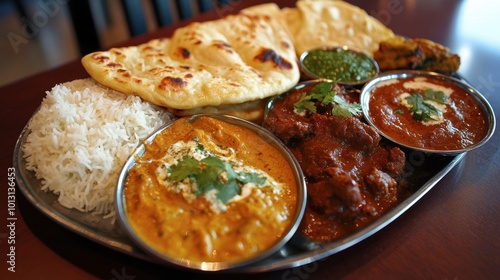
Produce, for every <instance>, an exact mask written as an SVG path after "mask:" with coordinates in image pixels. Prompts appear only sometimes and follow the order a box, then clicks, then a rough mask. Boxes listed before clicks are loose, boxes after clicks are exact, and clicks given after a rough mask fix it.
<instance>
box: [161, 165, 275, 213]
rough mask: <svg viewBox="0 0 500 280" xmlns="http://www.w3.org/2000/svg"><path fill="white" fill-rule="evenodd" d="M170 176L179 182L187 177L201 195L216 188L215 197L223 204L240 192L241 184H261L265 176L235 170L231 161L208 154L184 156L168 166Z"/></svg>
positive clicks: (196, 192) (197, 193)
mask: <svg viewBox="0 0 500 280" xmlns="http://www.w3.org/2000/svg"><path fill="white" fill-rule="evenodd" d="M170 178H171V179H173V180H175V181H177V182H181V181H183V180H184V179H186V178H188V179H189V180H190V183H191V184H192V185H196V189H195V190H194V193H195V194H196V195H202V194H204V193H206V192H208V191H210V190H213V189H215V190H217V191H218V192H217V198H218V199H219V200H220V201H222V202H223V203H224V204H225V203H227V202H228V201H229V200H230V199H231V198H233V197H234V196H236V195H238V194H240V193H241V186H243V185H244V184H247V183H255V185H258V186H262V185H264V183H265V182H266V178H265V177H261V176H259V175H258V174H256V173H253V172H252V173H245V172H235V171H234V169H233V166H232V164H231V163H229V162H226V161H223V160H222V159H221V158H219V157H217V156H212V155H211V156H208V157H206V158H204V159H202V160H200V161H198V160H196V159H195V158H193V157H191V156H184V157H183V158H182V160H180V161H179V162H178V163H177V164H176V165H173V166H171V167H170Z"/></svg>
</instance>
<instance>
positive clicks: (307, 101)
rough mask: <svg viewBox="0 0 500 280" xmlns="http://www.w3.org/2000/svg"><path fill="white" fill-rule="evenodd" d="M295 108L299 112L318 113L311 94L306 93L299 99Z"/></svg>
mask: <svg viewBox="0 0 500 280" xmlns="http://www.w3.org/2000/svg"><path fill="white" fill-rule="evenodd" d="M294 107H295V110H296V111H297V113H302V112H304V111H306V110H307V111H309V112H312V113H316V105H315V104H314V102H313V101H311V95H308V94H307V93H304V94H303V95H302V97H301V98H300V100H299V101H297V102H296V103H295V104H294Z"/></svg>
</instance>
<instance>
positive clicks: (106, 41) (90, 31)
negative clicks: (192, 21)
mask: <svg viewBox="0 0 500 280" xmlns="http://www.w3.org/2000/svg"><path fill="white" fill-rule="evenodd" d="M240 1H242V0H171V1H161V0H89V1H82V0H0V36H1V37H0V38H1V39H0V87H1V86H4V85H7V84H9V83H12V82H14V81H17V80H20V79H22V78H25V77H28V76H30V75H33V74H36V73H38V72H42V71H44V70H47V69H50V68H54V67H57V66H60V65H62V64H65V63H67V62H70V61H72V60H75V59H79V58H80V57H81V56H82V54H86V53H89V52H90V51H92V50H96V49H107V48H109V47H110V46H113V45H116V44H118V43H120V42H122V41H124V40H126V39H127V38H129V37H130V36H135V35H140V34H142V33H145V32H147V31H150V30H153V29H156V28H158V27H159V26H165V25H169V24H172V23H175V22H178V21H179V20H182V19H185V18H189V17H192V16H195V15H197V14H199V13H203V12H206V11H209V10H211V9H214V8H221V7H227V6H228V5H230V4H231V3H236V2H240ZM155 5H160V6H155ZM158 7H160V8H161V9H157V8H158ZM158 10H161V11H165V14H157V13H155V11H158ZM138 12H139V13H138ZM71 15H73V16H74V15H77V16H78V17H80V18H79V22H80V23H81V24H80V25H79V26H78V27H76V28H75V29H79V30H77V32H76V34H79V36H81V37H80V38H76V36H75V32H74V27H73V22H72V16H71ZM90 17H91V18H90ZM73 18H74V17H73ZM91 24H94V27H95V28H93V26H91ZM94 30H95V31H94ZM94 41H95V42H94Z"/></svg>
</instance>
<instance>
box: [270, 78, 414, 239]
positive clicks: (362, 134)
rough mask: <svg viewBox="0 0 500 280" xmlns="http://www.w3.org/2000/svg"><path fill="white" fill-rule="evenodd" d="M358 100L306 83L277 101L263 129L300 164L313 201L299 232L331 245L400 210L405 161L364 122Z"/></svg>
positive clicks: (336, 87)
mask: <svg viewBox="0 0 500 280" xmlns="http://www.w3.org/2000/svg"><path fill="white" fill-rule="evenodd" d="M358 102H359V92H353V91H348V90H346V89H345V88H344V87H343V86H341V85H338V84H335V83H332V82H325V81H310V82H305V83H303V84H301V85H299V86H298V87H296V88H295V89H293V90H291V91H290V92H288V93H286V94H284V95H282V96H281V97H280V98H278V99H275V100H274V101H273V103H272V106H270V107H272V108H270V109H269V110H268V112H267V114H266V118H265V119H264V121H263V126H264V127H265V128H267V129H268V130H270V131H271V132H272V133H273V134H275V135H276V136H277V137H278V138H280V139H281V140H282V141H283V142H284V143H285V144H286V146H287V147H288V148H289V149H290V150H291V152H292V153H293V154H294V155H295V157H296V158H297V160H298V162H299V164H300V166H301V168H302V170H303V172H304V176H305V178H306V183H307V191H308V201H307V207H306V212H305V214H304V218H303V219H302V222H301V225H300V227H299V229H300V231H301V232H302V233H303V234H304V235H305V236H306V237H308V238H309V239H311V240H313V241H316V242H329V241H332V240H334V239H338V238H339V237H342V236H344V235H346V234H349V233H352V232H354V231H356V230H358V229H361V228H363V227H364V226H366V225H367V224H369V223H370V222H371V221H373V220H375V219H377V218H378V217H380V216H381V215H382V214H383V213H385V212H387V211H388V210H389V209H390V208H391V207H392V206H394V205H395V204H396V203H397V202H398V199H399V197H400V193H401V191H402V190H400V185H399V184H398V181H399V180H400V179H401V177H402V173H403V169H404V166H405V154H404V152H403V151H402V150H401V149H399V148H398V147H390V146H387V145H385V144H383V143H382V142H383V141H382V138H381V136H380V135H379V134H378V133H377V131H376V130H375V129H374V128H373V127H372V126H370V125H368V124H367V123H365V122H364V121H363V120H362V114H361V107H360V105H359V103H358Z"/></svg>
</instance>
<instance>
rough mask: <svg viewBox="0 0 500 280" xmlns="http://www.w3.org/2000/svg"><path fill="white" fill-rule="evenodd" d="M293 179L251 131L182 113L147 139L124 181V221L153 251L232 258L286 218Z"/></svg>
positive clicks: (251, 251)
mask: <svg viewBox="0 0 500 280" xmlns="http://www.w3.org/2000/svg"><path fill="white" fill-rule="evenodd" d="M296 186H297V182H296V181H295V179H294V174H293V171H292V169H291V168H290V167H289V164H288V162H287V160H286V159H285V158H284V157H283V156H282V155H281V154H280V152H279V151H278V150H276V149H275V148H273V147H272V146H271V145H270V144H268V143H267V142H265V141H264V140H262V139H261V138H260V137H259V136H258V135H256V134H255V133H253V132H251V131H250V130H248V129H244V128H241V127H238V126H235V125H232V124H229V123H226V122H224V121H222V120H218V119H215V118H210V117H207V116H199V117H196V118H194V119H190V118H183V119H179V120H177V121H176V122H175V123H174V124H172V125H171V126H169V127H168V128H166V129H165V130H164V131H162V132H161V133H160V134H158V135H157V136H156V138H155V139H154V141H153V142H152V143H149V144H147V145H146V152H145V153H144V155H143V156H142V157H141V158H140V159H138V160H137V164H136V165H135V166H134V167H133V168H132V169H131V170H130V172H129V174H128V177H127V180H126V187H125V198H126V207H127V208H126V209H127V217H128V220H129V222H130V224H131V226H132V227H133V229H134V230H135V231H136V233H137V234H138V236H139V237H140V238H141V239H142V240H143V241H144V242H145V243H147V244H148V245H149V246H151V247H154V248H155V249H156V250H157V251H159V252H161V253H163V254H166V255H168V256H171V257H175V258H184V259H189V260H193V261H207V262H219V261H239V260H244V259H247V258H250V257H252V256H255V255H256V254H259V253H260V252H262V251H264V250H266V249H268V248H270V247H272V246H273V245H274V244H275V243H277V242H278V240H279V239H280V238H281V237H282V236H283V235H284V234H286V232H287V231H288V229H289V228H290V227H291V226H292V225H293V221H292V219H291V217H293V215H294V213H295V211H296V207H297V206H296V205H297V203H296V194H297V187H296Z"/></svg>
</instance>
